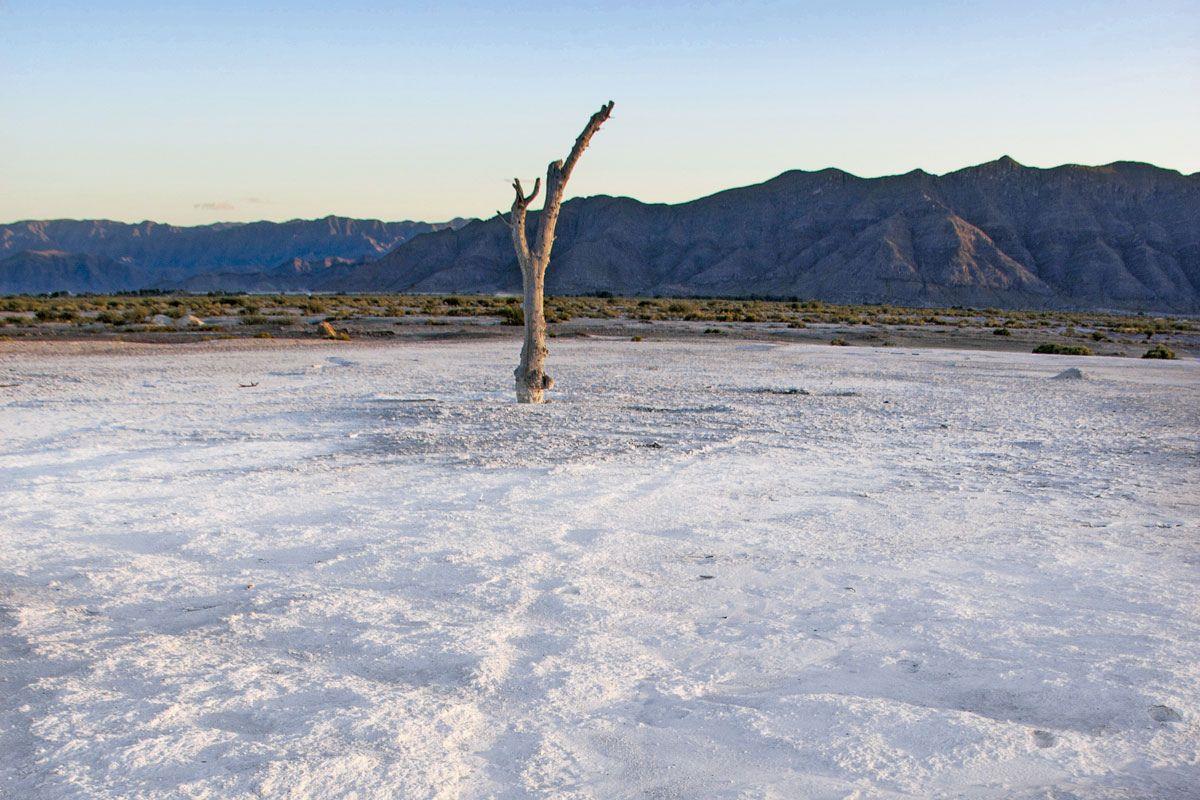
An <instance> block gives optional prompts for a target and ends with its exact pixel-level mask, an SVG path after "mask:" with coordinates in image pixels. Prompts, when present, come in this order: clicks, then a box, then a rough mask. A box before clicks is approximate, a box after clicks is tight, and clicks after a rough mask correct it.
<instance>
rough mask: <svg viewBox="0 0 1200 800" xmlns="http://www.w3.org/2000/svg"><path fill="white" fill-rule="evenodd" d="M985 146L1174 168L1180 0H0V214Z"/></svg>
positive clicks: (625, 186) (583, 189) (759, 171)
mask: <svg viewBox="0 0 1200 800" xmlns="http://www.w3.org/2000/svg"><path fill="white" fill-rule="evenodd" d="M610 98H611V99H613V100H615V101H616V109H615V111H614V113H613V118H612V119H611V121H610V122H609V123H608V124H607V125H606V126H605V128H604V129H603V130H602V131H601V133H600V134H599V135H598V136H597V137H596V138H595V139H594V140H593V142H592V148H591V149H590V150H589V151H588V154H587V156H586V157H585V158H584V160H583V161H582V162H581V165H580V167H579V169H578V171H577V172H576V174H575V177H574V179H573V180H572V183H571V186H570V192H571V193H572V194H599V193H608V194H624V195H630V196H633V197H637V198H640V199H642V200H648V201H678V200H684V199H689V198H693V197H698V196H701V195H704V194H708V193H710V192H712V191H716V190H719V189H722V188H726V187H729V186H734V185H743V184H748V183H755V182H758V181H761V180H765V179H767V178H770V177H772V176H774V175H776V174H778V173H780V172H782V171H784V170H787V169H793V168H801V169H819V168H822V167H826V166H836V167H840V168H842V169H846V170H849V171H851V172H854V173H857V174H860V175H881V174H888V173H896V172H906V171H908V170H910V169H913V168H915V167H922V168H924V169H926V170H929V171H931V172H945V171H948V170H952V169H956V168H958V167H962V166H965V165H969V164H974V163H979V162H982V161H988V160H991V159H993V158H995V157H997V156H999V155H1001V154H1004V153H1007V154H1009V155H1012V156H1013V157H1014V158H1016V159H1017V160H1018V161H1021V162H1022V163H1025V164H1032V165H1037V166H1052V165H1056V164H1060V163H1064V162H1076V163H1086V164H1098V163H1108V162H1111V161H1115V160H1121V159H1125V160H1138V161H1150V162H1153V163H1156V164H1159V165H1161V166H1165V167H1171V168H1174V169H1178V170H1181V171H1183V172H1189V173H1190V172H1195V171H1198V170H1200V0H1140V2H1136V3H1131V2H1127V1H1125V2H1092V3H1065V2H1054V1H1053V0H1051V1H1050V2H979V3H970V2H919V3H917V2H913V3H905V2H899V1H893V2H884V1H876V2H757V1H753V0H742V1H741V2H654V1H653V0H640V1H639V2H591V3H585V2H570V1H569V0H563V1H562V2H556V3H543V2H532V1H530V2H519V3H514V2H507V1H506V0H488V1H487V2H452V1H448V0H443V2H423V3H405V2H367V1H366V0H349V2H344V1H342V2H290V3H288V2H272V3H266V2H263V3H256V2H252V0H243V1H242V2H230V1H227V0H206V2H180V1H179V0H155V2H148V1H147V2H141V1H138V2H135V1H133V0H127V1H125V2H122V1H121V0H91V1H90V2H66V1H63V0H0V109H2V111H0V222H5V221H12V220H16V219H25V218H42V217H105V218H110V219H121V220H130V221H136V220H142V219H156V220H162V221H167V222H175V223H199V222H210V221H215V220H249V219H289V218H293V217H318V216H324V215H325V214H329V213H335V214H344V215H349V216H358V217H377V218H383V219H405V218H411V219H429V220H437V219H443V218H447V217H451V216H456V215H464V216H465V215H488V214H491V213H493V211H494V210H495V209H497V208H503V207H507V205H508V204H509V202H510V190H509V187H508V183H509V181H510V180H511V179H512V177H513V176H514V175H520V176H522V177H523V178H525V179H527V180H532V178H533V176H534V175H537V174H541V173H542V172H544V170H545V165H546V163H547V162H548V161H550V160H551V159H552V158H557V157H561V156H562V155H564V154H565V151H566V150H567V149H568V148H569V145H570V143H571V142H572V141H573V140H574V137H575V135H576V134H577V133H578V131H579V129H580V128H581V127H582V125H583V123H584V121H585V120H586V119H587V117H588V115H589V114H590V113H591V112H592V111H594V110H595V109H596V108H598V107H599V105H600V104H601V103H602V102H603V101H605V100H608V99H610Z"/></svg>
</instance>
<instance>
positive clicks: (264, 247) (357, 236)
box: [0, 217, 464, 291]
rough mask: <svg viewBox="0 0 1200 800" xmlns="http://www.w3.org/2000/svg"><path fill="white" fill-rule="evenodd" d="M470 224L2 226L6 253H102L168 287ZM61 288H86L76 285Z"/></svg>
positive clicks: (389, 245) (348, 255)
mask: <svg viewBox="0 0 1200 800" xmlns="http://www.w3.org/2000/svg"><path fill="white" fill-rule="evenodd" d="M463 222H464V220H453V221H451V222H448V223H441V224H434V223H428V222H381V221H379V220H359V219H349V218H346V217H325V218H324V219H317V220H291V221H289V222H251V223H217V224H213V225H199V226H194V227H182V226H178V225H162V224H159V223H156V222H141V223H138V224H128V223H124V222H112V221H109V220H27V221H24V222H15V223H12V224H9V225H0V258H3V257H5V256H7V255H13V254H16V253H19V252H23V251H58V252H62V253H77V254H88V255H94V256H103V257H106V258H109V259H112V260H114V261H119V262H122V263H125V264H128V265H131V266H132V267H136V268H137V269H140V270H141V271H142V272H143V273H144V274H145V276H146V277H147V279H148V280H150V281H151V283H152V284H153V285H160V284H161V285H169V284H171V283H174V282H179V281H183V280H186V279H187V278H189V277H191V276H194V275H199V274H203V273H207V272H225V273H242V272H258V271H263V270H270V269H273V268H275V267H277V266H278V265H279V264H281V263H283V262H285V261H290V260H292V259H296V258H299V259H301V260H302V261H321V260H323V259H326V258H335V259H346V260H359V259H362V258H365V257H372V258H376V257H379V256H381V255H383V254H385V253H387V252H388V251H389V250H391V249H393V248H394V247H396V246H397V245H399V244H400V243H402V242H405V241H407V240H408V239H411V238H412V237H414V236H417V235H419V234H422V233H428V232H430V231H435V230H439V229H442V228H446V227H454V226H458V225H461V224H463ZM137 288H145V287H137ZM56 289H58V290H64V291H85V289H83V288H82V286H81V285H75V284H72V285H63V286H57V287H56ZM19 291H34V290H33V289H31V288H21V289H19Z"/></svg>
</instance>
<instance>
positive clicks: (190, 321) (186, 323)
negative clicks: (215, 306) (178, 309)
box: [175, 314, 204, 328]
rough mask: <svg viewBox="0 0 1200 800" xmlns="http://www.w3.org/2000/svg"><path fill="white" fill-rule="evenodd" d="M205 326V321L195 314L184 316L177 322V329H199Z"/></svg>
mask: <svg viewBox="0 0 1200 800" xmlns="http://www.w3.org/2000/svg"><path fill="white" fill-rule="evenodd" d="M203 324H204V320H202V319H200V318H199V317H197V316H195V315H194V314H184V315H183V316H182V317H180V318H179V319H177V320H175V327H176V328H199V327H200V326H201V325H203Z"/></svg>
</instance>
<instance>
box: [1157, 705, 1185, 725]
mask: <svg viewBox="0 0 1200 800" xmlns="http://www.w3.org/2000/svg"><path fill="white" fill-rule="evenodd" d="M1150 719H1152V720H1154V721H1155V722H1182V721H1183V717H1182V716H1180V714H1179V712H1178V711H1176V710H1175V709H1173V708H1171V707H1170V706H1150Z"/></svg>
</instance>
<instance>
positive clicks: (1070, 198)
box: [0, 157, 1200, 313]
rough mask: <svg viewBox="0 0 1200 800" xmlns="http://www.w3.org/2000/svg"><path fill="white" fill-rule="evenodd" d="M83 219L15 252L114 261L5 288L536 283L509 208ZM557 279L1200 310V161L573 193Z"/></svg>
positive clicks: (655, 289)
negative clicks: (409, 215) (187, 222)
mask: <svg viewBox="0 0 1200 800" xmlns="http://www.w3.org/2000/svg"><path fill="white" fill-rule="evenodd" d="M498 202H500V201H499V200H498ZM531 216H532V217H534V219H531V225H532V224H534V220H535V219H536V215H531ZM68 225H74V226H80V228H81V229H82V230H85V231H86V230H87V229H88V226H97V225H98V226H106V225H117V223H90V222H75V223H67V222H56V223H18V224H17V225H16V226H4V227H0V257H2V255H3V253H5V252H13V253H16V251H17V250H18V249H21V242H20V241H18V240H17V238H16V236H17V234H13V233H9V231H10V230H11V229H13V228H18V229H19V228H21V226H34V227H35V228H36V226H47V228H46V229H45V230H46V239H45V240H44V242H38V241H31V243H30V244H29V245H28V247H27V249H36V250H43V251H44V250H47V249H53V250H59V251H64V252H67V253H87V254H89V255H93V256H104V257H107V258H108V259H112V260H113V261H114V262H116V265H114V264H113V263H111V262H103V263H85V262H80V261H78V260H76V261H73V262H72V261H70V260H69V257H67V256H65V255H64V254H63V253H62V252H60V253H58V254H55V255H54V256H48V255H46V254H44V253H42V254H41V255H34V254H28V253H27V254H24V255H23V256H20V257H16V258H17V261H16V262H15V263H14V261H13V258H14V257H15V256H14V257H10V258H8V259H6V260H4V261H0V292H13V291H45V290H46V287H47V286H48V285H49V284H48V283H47V282H46V281H45V280H42V281H40V282H37V281H35V280H34V279H33V273H35V272H36V260H37V259H45V260H50V261H53V267H52V268H53V269H54V270H55V275H56V276H58V277H56V280H61V281H62V283H61V284H60V285H59V288H62V289H70V290H72V291H97V289H89V288H86V287H88V286H94V285H100V284H101V283H102V281H101V280H100V278H98V277H97V274H98V273H102V274H112V275H114V276H117V278H119V280H132V281H135V282H136V281H138V280H143V281H149V282H150V283H148V284H147V285H156V286H161V287H164V288H165V287H167V286H178V287H183V288H187V289H191V290H194V291H209V290H217V289H220V290H235V289H245V290H250V291H284V290H287V291H295V290H313V291H364V292H368V291H369V292H381V291H412V292H495V291H516V290H517V289H518V287H519V284H520V276H519V272H518V269H517V265H516V260H515V258H514V256H513V255H512V248H511V243H510V242H509V238H508V232H507V228H506V227H505V225H504V223H503V222H502V221H501V220H499V219H497V218H493V219H490V220H486V221H480V220H475V221H470V222H467V223H466V224H462V221H456V222H455V223H449V224H446V225H444V226H426V228H424V229H420V228H419V227H416V226H420V225H422V223H382V222H369V223H368V222H363V221H359V220H341V219H337V218H330V219H329V220H318V221H316V222H294V223H279V224H276V223H254V224H253V225H241V226H207V229H196V228H182V229H181V228H172V229H171V230H173V231H178V233H176V234H174V236H176V237H178V238H177V239H176V240H172V241H178V242H179V244H177V245H170V246H168V245H162V244H159V249H157V250H154V249H153V248H145V247H142V249H139V247H141V246H143V245H145V244H146V243H147V242H148V241H149V240H150V239H154V241H155V242H156V243H161V242H163V241H164V240H171V237H170V236H160V235H159V231H158V230H157V228H156V226H154V225H153V224H152V223H143V225H142V226H125V228H126V229H132V230H123V233H122V240H123V241H125V242H126V244H124V245H122V246H121V247H114V245H113V242H112V241H111V239H110V237H109V236H108V235H106V234H102V233H94V234H90V235H82V234H78V235H76V236H75V237H74V238H71V239H69V240H67V239H66V237H64V236H62V235H61V234H59V235H54V236H52V235H50V234H51V229H50V227H49V226H68ZM389 225H396V226H411V227H408V228H404V227H399V228H388V227H387V226H389ZM287 226H292V227H290V228H289V227H287ZM306 226H316V228H318V229H320V230H321V231H323V235H318V233H317V232H315V231H312V230H310V229H309V228H307V227H306ZM159 227H168V226H159ZM146 228H148V230H146V232H145V233H135V232H134V231H135V230H143V229H146ZM434 228H440V229H437V230H434ZM201 230H205V232H204V233H202V234H201V233H199V231H201ZM384 231H390V232H391V235H392V238H390V239H389V237H388V236H387V235H384ZM189 232H196V233H189ZM55 233H57V229H55ZM21 241H29V240H21ZM289 247H290V248H292V250H289ZM150 253H153V255H154V257H153V258H149V257H148V254H150ZM75 258H76V259H78V257H77V256H76V257H75ZM31 259H32V261H31ZM64 259H66V260H65V261H64ZM297 259H298V260H297ZM326 259H329V260H328V261H327V260H326ZM121 266H124V267H125V268H126V269H128V270H131V271H128V272H125V273H120V272H119V271H118V268H119V267H121ZM47 268H50V267H49V266H48V267H47ZM135 268H136V269H135ZM137 269H142V270H145V272H144V273H141V274H139V273H138V272H137V271H136V270H137ZM168 273H170V274H168ZM118 282H119V281H118ZM25 287H27V288H25ZM130 288H134V287H130ZM547 291H549V292H551V293H558V294H571V293H593V292H599V291H608V292H613V293H618V294H633V295H655V294H657V295H706V296H707V295H718V296H720V295H725V296H770V297H803V298H818V299H824V300H830V301H838V302H889V303H897V304H908V305H973V306H997V307H1012V308H1107V309H1122V310H1144V311H1175V312H1185V313H1186V312H1198V311H1200V174H1193V175H1182V174H1180V173H1178V172H1175V171H1172V170H1166V169H1161V168H1159V167H1154V166H1151V165H1148V164H1140V163H1134V162H1118V163H1115V164H1109V165H1107V166H1102V167H1085V166H1075V165H1068V166H1061V167H1055V168H1052V169H1036V168H1031V167H1024V166H1022V165H1020V164H1018V163H1017V162H1015V161H1014V160H1012V159H1011V158H1007V157H1005V158H1001V159H998V160H996V161H993V162H989V163H986V164H981V165H979V166H976V167H969V168H966V169H963V170H959V171H957V172H951V173H948V174H945V175H940V176H938V175H931V174H928V173H926V172H922V171H920V170H917V171H914V172H909V173H906V174H904V175H895V176H888V177H882V178H859V177H856V176H854V175H850V174H848V173H845V172H842V171H840V170H835V169H826V170H821V171H819V172H800V171H793V172H786V173H784V174H782V175H780V176H778V177H777V178H774V179H772V180H769V181H767V182H765V183H761V184H757V185H754V186H747V187H742V188H737V189H730V190H727V191H723V192H719V193H717V194H714V195H711V196H709V197H704V198H701V199H699V200H694V201H691V202H688V203H681V204H677V205H663V204H646V203H641V202H639V201H637V200H633V199H630V198H621V197H605V196H600V197H588V198H578V199H575V200H571V201H569V202H567V203H566V204H564V206H563V212H562V216H561V218H560V222H559V226H558V236H557V239H556V242H555V249H554V256H553V259H552V264H551V267H550V271H549V273H548V275H547Z"/></svg>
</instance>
